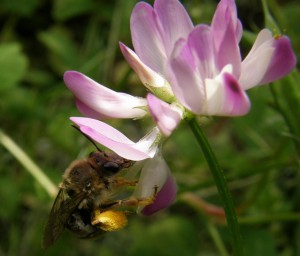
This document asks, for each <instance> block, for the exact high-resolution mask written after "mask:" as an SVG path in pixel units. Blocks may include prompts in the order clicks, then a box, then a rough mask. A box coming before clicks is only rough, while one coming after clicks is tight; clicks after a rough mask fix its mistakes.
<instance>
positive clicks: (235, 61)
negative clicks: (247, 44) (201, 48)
mask: <svg viewBox="0 0 300 256" xmlns="http://www.w3.org/2000/svg"><path fill="white" fill-rule="evenodd" d="M212 35H213V39H214V41H215V49H216V53H215V55H216V62H217V66H218V68H219V70H222V69H223V67H225V66H226V65H228V64H231V65H232V67H233V74H234V76H235V77H239V76H240V74H241V54H240V48H239V45H238V40H237V38H236V36H235V28H234V26H233V21H232V20H231V19H229V20H228V22H227V24H226V27H224V31H223V32H221V33H214V31H213V33H212Z"/></svg>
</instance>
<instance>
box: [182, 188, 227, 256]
mask: <svg viewBox="0 0 300 256" xmlns="http://www.w3.org/2000/svg"><path fill="white" fill-rule="evenodd" d="M177 200H180V201H182V202H184V203H186V204H188V205H189V206H190V207H191V208H193V209H194V210H195V211H196V212H197V213H198V214H199V216H201V217H202V218H205V220H204V222H205V224H206V227H207V230H208V233H209V234H210V236H211V238H212V240H213V242H214V244H215V246H216V248H217V250H218V252H219V255H220V256H228V255H229V254H228V252H227V250H226V247H225V245H224V243H223V241H222V239H221V236H220V234H219V231H218V229H217V227H216V225H215V224H214V223H213V221H212V220H211V219H209V218H207V216H205V215H204V211H203V201H202V200H201V198H200V197H198V196H196V195H195V194H193V193H190V192H186V193H182V194H180V196H179V197H178V198H177Z"/></svg>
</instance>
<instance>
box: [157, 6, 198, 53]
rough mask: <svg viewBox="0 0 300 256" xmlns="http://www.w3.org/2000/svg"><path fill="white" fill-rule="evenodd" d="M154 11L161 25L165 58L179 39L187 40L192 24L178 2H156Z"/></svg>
mask: <svg viewBox="0 0 300 256" xmlns="http://www.w3.org/2000/svg"><path fill="white" fill-rule="evenodd" d="M154 10H155V11H156V13H157V17H158V19H159V22H160V24H161V27H162V29H163V31H161V32H162V33H163V39H164V45H165V51H166V53H167V56H170V54H171V51H172V49H173V47H174V45H175V43H176V41H177V40H178V39H180V38H187V37H188V35H189V33H190V32H191V31H192V29H193V27H194V26H193V23H192V21H191V19H190V17H189V15H188V13H187V12H186V10H185V8H184V7H183V5H182V4H181V3H180V2H179V1H178V0H156V1H155V2H154Z"/></svg>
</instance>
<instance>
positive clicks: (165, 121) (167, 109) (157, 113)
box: [147, 93, 183, 137]
mask: <svg viewBox="0 0 300 256" xmlns="http://www.w3.org/2000/svg"><path fill="white" fill-rule="evenodd" d="M147 101H148V108H149V111H150V113H151V115H152V117H153V119H154V121H155V122H156V124H157V126H158V128H159V129H160V131H161V132H162V133H163V134H164V135H165V136H166V137H168V136H169V135H170V134H171V133H172V132H173V131H174V130H175V128H176V127H177V125H178V124H179V122H180V121H181V119H182V114H183V113H182V110H180V109H179V108H178V107H176V105H170V104H168V103H166V102H164V101H162V100H160V99H159V98H157V97H155V96H154V95H153V94H150V93H149V94H148V95H147Z"/></svg>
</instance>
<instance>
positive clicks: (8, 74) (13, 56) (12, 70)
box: [0, 43, 28, 90]
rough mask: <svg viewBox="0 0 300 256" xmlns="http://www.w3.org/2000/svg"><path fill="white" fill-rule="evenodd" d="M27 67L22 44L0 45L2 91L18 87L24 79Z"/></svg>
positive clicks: (0, 81) (0, 84)
mask: <svg viewBox="0 0 300 256" xmlns="http://www.w3.org/2000/svg"><path fill="white" fill-rule="evenodd" d="M27 66H28V60H27V58H26V56H25V55H24V54H23V53H22V52H21V45H20V44H18V43H7V44H0V90H3V89H8V88H11V87H13V86H14V85H16V84H17V83H18V82H19V81H20V80H21V79H22V78H23V77H24V75H25V73H26V70H27Z"/></svg>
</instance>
